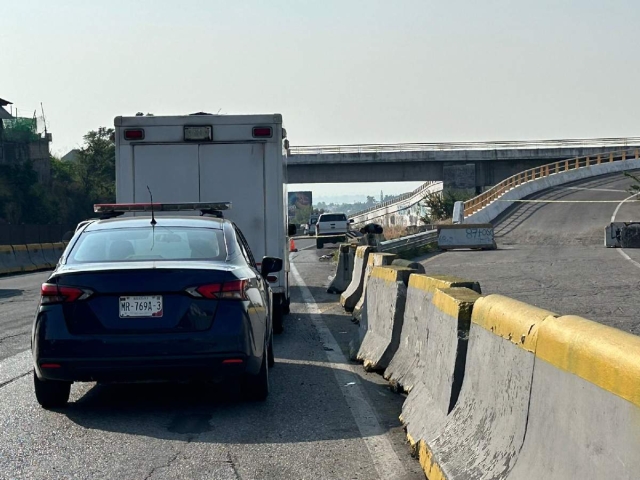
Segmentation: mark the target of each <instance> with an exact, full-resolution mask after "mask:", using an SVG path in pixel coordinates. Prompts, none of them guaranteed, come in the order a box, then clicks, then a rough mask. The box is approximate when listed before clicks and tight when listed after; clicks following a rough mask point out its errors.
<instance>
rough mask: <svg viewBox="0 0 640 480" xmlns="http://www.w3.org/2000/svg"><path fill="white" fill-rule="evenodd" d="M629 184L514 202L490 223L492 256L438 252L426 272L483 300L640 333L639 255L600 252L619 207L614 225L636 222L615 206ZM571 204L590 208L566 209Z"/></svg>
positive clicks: (611, 181)
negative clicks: (456, 279) (478, 292)
mask: <svg viewBox="0 0 640 480" xmlns="http://www.w3.org/2000/svg"><path fill="white" fill-rule="evenodd" d="M631 183H632V182H631V180H630V179H629V178H627V177H625V176H624V175H622V174H615V175H612V176H607V177H598V178H595V179H591V180H585V181H580V182H576V183H573V184H571V185H564V186H561V187H557V188H554V189H551V190H547V191H545V192H543V193H541V194H538V195H535V196H533V197H531V198H530V199H531V200H545V202H544V203H520V204H517V205H515V206H513V207H511V208H510V209H509V210H508V211H506V212H505V213H504V214H503V215H502V216H501V217H500V218H498V219H497V220H496V221H495V222H494V225H495V234H496V242H497V244H498V249H497V250H494V251H470V250H459V251H451V252H447V253H441V254H436V255H433V256H431V257H429V258H427V259H426V260H423V264H424V265H425V269H426V271H427V273H443V274H452V275H457V276H460V277H465V278H469V279H472V280H477V281H479V282H480V286H481V288H482V291H483V293H485V294H489V293H499V294H502V295H506V296H509V297H511V298H515V299H517V300H521V301H524V302H527V303H529V304H531V305H536V306H539V307H542V308H546V309H548V310H551V311H553V312H556V313H558V314H563V315H566V314H575V315H580V316H583V317H585V318H589V319H591V320H594V321H597V322H600V323H603V324H606V325H610V326H613V327H616V328H619V329H622V330H625V331H628V332H631V333H634V334H636V335H638V334H640V250H630V249H625V250H624V251H623V252H622V251H621V249H611V248H605V247H604V228H605V226H606V225H607V224H608V223H610V222H611V221H612V216H613V214H614V212H615V211H616V209H618V211H617V213H616V220H617V221H630V220H636V221H637V220H640V203H638V202H635V203H629V202H627V203H623V204H621V205H620V202H621V201H622V200H624V199H625V198H627V197H629V196H630V194H629V193H628V188H629V186H630V185H631ZM575 201H582V202H585V201H590V202H594V203H567V202H575ZM598 202H600V203H598ZM605 202H606V203H605ZM618 207H619V208H618ZM621 253H623V254H624V255H627V256H628V257H629V258H625V257H624V256H623V255H622V254H621ZM634 262H635V263H634Z"/></svg>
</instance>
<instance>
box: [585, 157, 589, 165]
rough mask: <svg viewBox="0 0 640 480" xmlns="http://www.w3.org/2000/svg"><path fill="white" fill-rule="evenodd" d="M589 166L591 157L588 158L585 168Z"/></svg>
mask: <svg viewBox="0 0 640 480" xmlns="http://www.w3.org/2000/svg"><path fill="white" fill-rule="evenodd" d="M588 166H589V157H587V162H586V164H585V167H588Z"/></svg>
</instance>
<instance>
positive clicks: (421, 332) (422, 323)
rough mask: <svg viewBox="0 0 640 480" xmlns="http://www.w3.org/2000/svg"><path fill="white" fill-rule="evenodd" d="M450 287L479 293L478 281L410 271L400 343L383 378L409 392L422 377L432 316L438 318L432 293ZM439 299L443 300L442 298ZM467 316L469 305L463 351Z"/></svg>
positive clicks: (467, 328) (425, 366)
mask: <svg viewBox="0 0 640 480" xmlns="http://www.w3.org/2000/svg"><path fill="white" fill-rule="evenodd" d="M452 287H466V288H468V289H471V290H475V291H476V292H477V293H481V291H480V285H479V284H478V282H473V281H470V280H465V279H464V278H459V277H454V276H449V275H417V274H413V275H411V278H410V279H409V285H408V287H407V301H406V305H405V309H404V319H403V322H402V332H401V334H400V344H399V346H398V350H397V351H396V353H395V355H394V356H393V359H392V360H391V363H389V366H388V367H387V369H386V370H385V372H384V378H386V379H387V380H389V381H390V382H391V383H392V384H394V385H397V386H398V387H399V388H401V389H402V390H404V391H406V392H409V391H411V389H412V388H413V386H414V385H415V384H416V382H417V381H418V380H419V379H422V378H424V376H425V370H427V369H430V368H432V366H429V364H431V363H432V358H431V356H430V353H429V347H430V346H432V345H431V341H432V338H433V337H432V335H431V328H432V327H433V325H434V323H433V322H434V318H436V317H437V318H439V316H440V312H439V311H438V307H437V306H436V305H434V302H433V300H434V295H435V293H436V292H437V291H438V289H448V288H452ZM441 301H444V300H443V299H441ZM472 303H473V302H472ZM470 315H471V309H470V308H469V318H468V319H467V321H466V326H464V333H463V335H464V342H465V351H466V340H467V338H468V334H469V320H470V318H471V317H470ZM439 323H440V321H439V320H438V325H437V326H438V328H440V329H441V328H442V327H441V326H440V325H439ZM452 324H453V322H452ZM447 327H449V326H447ZM445 328H446V327H445ZM452 330H453V328H452ZM456 335H457V330H456ZM453 338H454V339H455V338H456V337H455V336H454V337H453ZM454 343H455V342H454ZM449 347H455V345H440V346H438V347H437V348H442V349H445V348H449ZM463 367H464V363H463Z"/></svg>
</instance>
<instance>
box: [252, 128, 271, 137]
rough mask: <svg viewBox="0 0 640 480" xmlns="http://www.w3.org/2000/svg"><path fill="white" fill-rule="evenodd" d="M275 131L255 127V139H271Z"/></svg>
mask: <svg viewBox="0 0 640 480" xmlns="http://www.w3.org/2000/svg"><path fill="white" fill-rule="evenodd" d="M272 136H273V129H272V128H271V127H253V138H271V137H272Z"/></svg>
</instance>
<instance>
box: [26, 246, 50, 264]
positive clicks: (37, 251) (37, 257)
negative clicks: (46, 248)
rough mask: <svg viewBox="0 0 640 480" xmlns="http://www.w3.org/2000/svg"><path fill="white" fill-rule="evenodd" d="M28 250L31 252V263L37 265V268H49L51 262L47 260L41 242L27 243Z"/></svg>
mask: <svg viewBox="0 0 640 480" xmlns="http://www.w3.org/2000/svg"><path fill="white" fill-rule="evenodd" d="M27 251H28V252H29V258H30V259H31V263H33V264H34V265H35V267H36V270H42V269H45V268H49V262H47V260H46V259H45V257H44V253H43V251H42V245H40V244H39V243H29V244H27Z"/></svg>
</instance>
